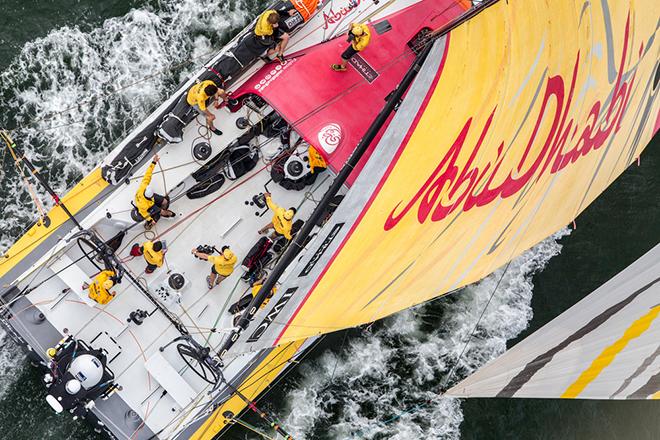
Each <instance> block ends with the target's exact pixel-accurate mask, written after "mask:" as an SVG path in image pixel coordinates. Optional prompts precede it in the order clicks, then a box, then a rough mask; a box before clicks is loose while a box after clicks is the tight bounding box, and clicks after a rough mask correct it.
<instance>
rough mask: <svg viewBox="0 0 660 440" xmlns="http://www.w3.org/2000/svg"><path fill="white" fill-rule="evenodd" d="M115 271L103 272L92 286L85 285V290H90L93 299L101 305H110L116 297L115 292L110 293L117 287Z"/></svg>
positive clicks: (95, 278) (89, 294)
mask: <svg viewBox="0 0 660 440" xmlns="http://www.w3.org/2000/svg"><path fill="white" fill-rule="evenodd" d="M115 276H116V274H115V271H113V270H103V271H101V272H100V273H99V274H98V275H96V277H94V281H93V282H92V284H87V283H85V284H83V286H82V287H83V289H88V290H89V293H88V294H87V296H89V297H90V298H91V299H93V300H94V301H96V302H97V303H99V304H108V303H109V302H110V301H112V300H113V298H114V297H115V292H110V289H112V287H113V286H114V285H115Z"/></svg>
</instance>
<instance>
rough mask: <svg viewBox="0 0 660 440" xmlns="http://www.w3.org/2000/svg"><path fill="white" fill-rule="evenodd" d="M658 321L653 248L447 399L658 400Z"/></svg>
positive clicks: (657, 264)
mask: <svg viewBox="0 0 660 440" xmlns="http://www.w3.org/2000/svg"><path fill="white" fill-rule="evenodd" d="M594 264H598V262H597V261H595V262H594ZM658 314H660V245H657V246H656V247H655V248H653V249H652V250H651V251H649V252H648V253H647V254H646V255H644V256H643V257H641V258H640V259H639V260H637V261H636V262H635V263H633V264H632V265H631V266H629V267H628V268H626V269H625V270H624V271H623V272H621V273H619V274H618V275H617V276H615V277H614V278H612V279H611V280H610V281H608V282H607V283H605V284H604V285H602V286H601V287H600V288H598V289H597V290H595V291H594V292H593V293H591V294H590V295H588V296H587V297H586V298H584V299H582V301H580V302H579V303H577V304H576V305H575V306H573V307H571V308H570V309H568V310H567V311H565V312H564V313H562V314H561V315H560V316H558V317H557V318H555V319H554V320H552V321H551V322H550V323H548V324H546V325H545V326H544V327H542V328H541V329H539V330H538V331H536V332H534V333H533V334H532V335H531V336H529V337H527V338H526V339H524V340H523V341H522V342H520V343H518V344H517V345H515V346H514V347H513V348H512V349H510V350H508V351H507V352H506V353H504V354H503V355H502V356H500V357H499V358H498V359H496V360H494V361H493V362H491V363H490V364H488V365H486V366H485V367H483V368H481V369H480V370H479V371H477V372H476V373H475V374H473V375H471V376H469V377H468V378H467V379H465V380H463V381H462V382H460V383H459V384H457V385H456V386H454V387H453V388H451V389H450V390H449V391H448V392H447V395H450V396H455V397H547V398H567V399H572V398H580V399H658V398H660V319H657V318H658Z"/></svg>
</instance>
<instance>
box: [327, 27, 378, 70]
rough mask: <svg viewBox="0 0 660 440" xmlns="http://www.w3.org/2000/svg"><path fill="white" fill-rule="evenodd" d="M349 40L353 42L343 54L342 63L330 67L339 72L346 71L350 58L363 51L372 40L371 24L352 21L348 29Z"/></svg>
mask: <svg viewBox="0 0 660 440" xmlns="http://www.w3.org/2000/svg"><path fill="white" fill-rule="evenodd" d="M348 41H349V42H350V43H351V45H350V46H348V48H346V50H345V51H344V52H343V53H342V54H341V63H339V64H332V65H331V66H330V67H331V68H332V70H335V71H337V72H345V71H346V64H347V63H348V60H350V59H351V58H353V56H354V55H355V54H357V53H358V52H362V51H363V50H364V49H365V48H366V47H367V46H368V45H369V42H370V41H371V31H370V30H369V26H367V25H366V24H361V23H351V25H350V26H349V30H348Z"/></svg>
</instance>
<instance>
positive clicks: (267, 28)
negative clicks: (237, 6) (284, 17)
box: [254, 9, 289, 63]
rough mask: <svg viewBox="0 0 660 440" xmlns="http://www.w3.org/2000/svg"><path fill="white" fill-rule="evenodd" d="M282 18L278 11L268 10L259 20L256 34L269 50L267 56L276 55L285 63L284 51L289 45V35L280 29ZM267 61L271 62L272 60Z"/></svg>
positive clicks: (255, 30)
mask: <svg viewBox="0 0 660 440" xmlns="http://www.w3.org/2000/svg"><path fill="white" fill-rule="evenodd" d="M280 18H281V16H280V14H279V13H278V12H277V11H275V10H273V9H268V10H267V11H265V12H264V13H263V14H261V15H260V16H259V18H258V19H257V24H256V26H255V27H254V34H255V35H256V36H257V38H258V39H259V41H260V43H261V44H262V45H263V46H266V47H267V48H268V50H267V51H266V54H267V55H268V56H270V55H273V54H275V57H277V58H278V59H279V60H280V62H281V63H283V62H284V49H285V48H286V45H287V44H288V43H289V33H288V32H284V31H283V30H282V29H281V28H280V23H279V22H280ZM264 61H266V60H264ZM267 61H270V59H268V60H267Z"/></svg>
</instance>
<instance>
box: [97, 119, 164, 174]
mask: <svg viewBox="0 0 660 440" xmlns="http://www.w3.org/2000/svg"><path fill="white" fill-rule="evenodd" d="M157 127H158V122H153V123H151V124H149V125H148V126H147V127H146V128H145V129H144V130H142V131H141V132H139V133H138V134H137V135H135V137H134V138H133V139H131V140H130V141H129V142H128V143H126V146H125V147H124V148H123V149H122V150H121V151H120V152H119V154H117V156H115V158H114V159H113V160H112V162H111V163H110V165H106V166H104V167H103V168H102V169H101V176H103V179H104V180H105V181H106V182H108V183H110V184H111V185H117V184H118V183H121V182H122V181H123V180H124V179H125V178H126V177H127V176H128V175H129V173H130V172H131V170H132V169H133V167H134V166H135V165H137V164H138V163H140V161H141V160H142V159H144V157H145V156H146V155H147V154H148V153H149V151H150V150H151V149H152V148H153V146H154V145H155V144H156V140H157V137H156V128H157Z"/></svg>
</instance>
